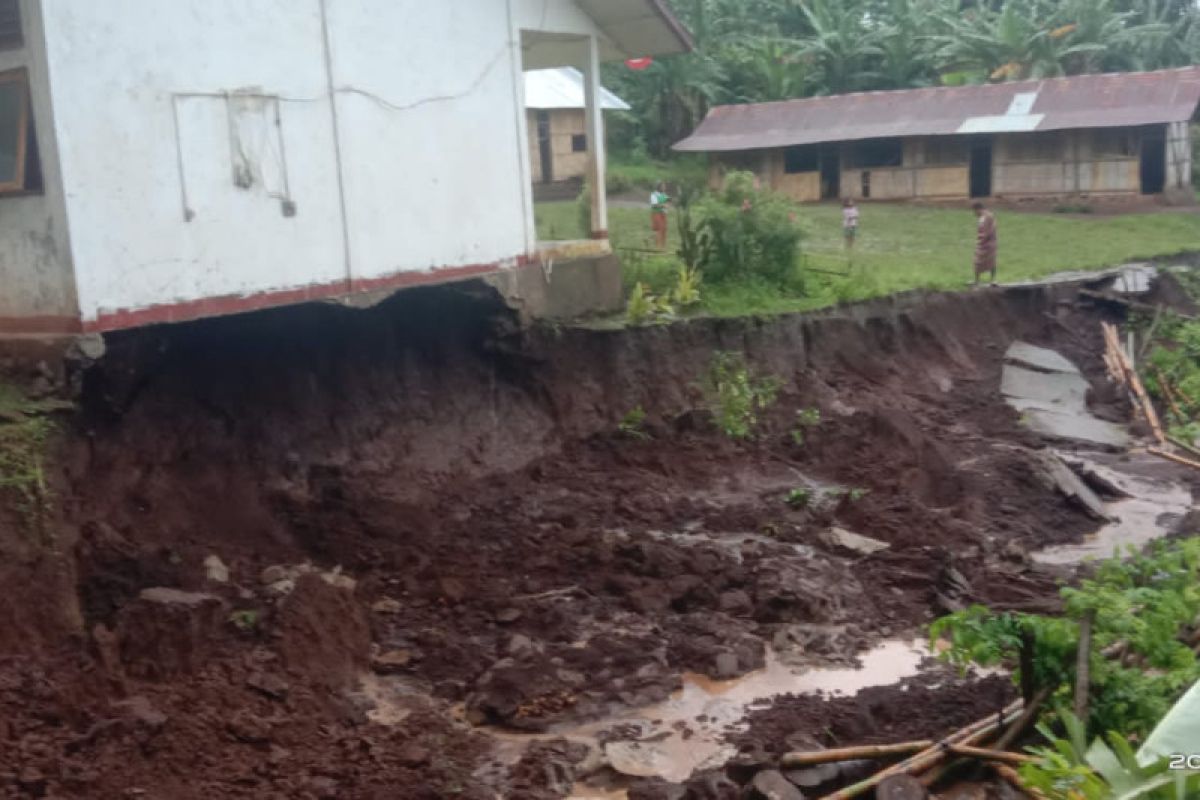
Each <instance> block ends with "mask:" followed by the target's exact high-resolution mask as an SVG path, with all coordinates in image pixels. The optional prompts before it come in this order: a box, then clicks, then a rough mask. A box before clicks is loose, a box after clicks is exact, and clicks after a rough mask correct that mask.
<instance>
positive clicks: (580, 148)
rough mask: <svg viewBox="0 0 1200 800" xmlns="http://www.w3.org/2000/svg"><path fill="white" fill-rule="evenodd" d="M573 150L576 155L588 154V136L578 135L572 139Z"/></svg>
mask: <svg viewBox="0 0 1200 800" xmlns="http://www.w3.org/2000/svg"><path fill="white" fill-rule="evenodd" d="M571 150H572V151H573V152H576V153H585V152H587V135H586V134H583V133H577V134H575V135H573V136H572V137H571Z"/></svg>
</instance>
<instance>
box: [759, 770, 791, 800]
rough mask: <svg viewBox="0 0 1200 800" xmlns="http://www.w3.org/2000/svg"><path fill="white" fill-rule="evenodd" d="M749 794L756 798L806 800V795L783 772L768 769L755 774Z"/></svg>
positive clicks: (766, 799) (761, 799)
mask: <svg viewBox="0 0 1200 800" xmlns="http://www.w3.org/2000/svg"><path fill="white" fill-rule="evenodd" d="M750 786H751V791H750V793H749V796H750V797H751V798H754V800H804V795H803V794H802V793H801V792H800V790H799V789H797V788H796V787H795V786H793V785H792V784H791V783H789V782H788V779H787V778H785V777H783V773H781V772H779V771H777V770H773V769H767V770H763V771H762V772H760V773H758V774H757V775H755V776H754V780H753V781H752V782H751V784H750Z"/></svg>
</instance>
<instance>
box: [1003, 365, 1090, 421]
mask: <svg viewBox="0 0 1200 800" xmlns="http://www.w3.org/2000/svg"><path fill="white" fill-rule="evenodd" d="M1087 390H1088V382H1087V381H1086V380H1084V378H1083V376H1082V375H1079V374H1078V373H1075V374H1071V373H1064V372H1035V371H1034V370H1031V369H1025V368H1024V367H1017V366H1013V365H1011V364H1006V365H1005V367H1004V374H1003V376H1002V377H1001V380H1000V392H1001V393H1002V394H1003V395H1005V396H1006V397H1011V398H1014V399H1017V400H1038V401H1041V402H1043V403H1055V404H1057V405H1062V406H1067V407H1068V408H1070V409H1072V410H1074V409H1078V410H1084V408H1085V404H1086V402H1087Z"/></svg>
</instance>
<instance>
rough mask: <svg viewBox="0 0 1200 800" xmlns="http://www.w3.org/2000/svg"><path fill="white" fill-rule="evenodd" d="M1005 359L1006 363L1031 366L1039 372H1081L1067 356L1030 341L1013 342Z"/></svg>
mask: <svg viewBox="0 0 1200 800" xmlns="http://www.w3.org/2000/svg"><path fill="white" fill-rule="evenodd" d="M1004 360H1005V362H1006V363H1009V364H1016V365H1018V366H1025V367H1029V368H1031V369H1035V370H1038V371H1039V372H1065V373H1069V374H1072V375H1078V374H1080V373H1079V367H1077V366H1075V365H1074V364H1072V363H1071V362H1070V361H1069V360H1068V359H1067V358H1066V357H1064V356H1062V355H1061V354H1059V353H1056V352H1055V351H1053V350H1049V349H1047V348H1045V347H1038V346H1037V345H1033V344H1029V343H1028V342H1013V343H1012V344H1011V345H1009V348H1008V350H1007V351H1005V353H1004Z"/></svg>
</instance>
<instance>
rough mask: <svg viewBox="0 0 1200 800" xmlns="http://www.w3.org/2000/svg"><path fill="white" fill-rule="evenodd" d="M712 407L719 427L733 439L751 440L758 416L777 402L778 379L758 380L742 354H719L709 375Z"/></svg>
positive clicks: (769, 377) (715, 356)
mask: <svg viewBox="0 0 1200 800" xmlns="http://www.w3.org/2000/svg"><path fill="white" fill-rule="evenodd" d="M707 388H708V394H709V404H710V408H711V410H712V412H713V416H714V417H715V418H716V421H717V425H718V426H719V427H720V428H721V430H722V431H724V432H725V435H727V436H729V437H731V438H733V439H748V438H750V436H751V435H752V434H753V433H754V428H755V427H756V426H757V425H758V415H759V412H761V411H762V410H763V409H765V408H767V407H768V406H769V405H771V403H773V402H775V396H776V395H777V394H778V393H779V380H778V379H777V378H775V377H771V376H767V377H764V378H758V377H755V376H754V375H753V374H752V373H751V371H750V368H749V367H748V366H747V365H746V359H745V357H744V356H742V354H741V353H731V352H718V353H716V354H715V355H714V356H713V362H712V367H711V368H710V369H709V374H708V387H707Z"/></svg>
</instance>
